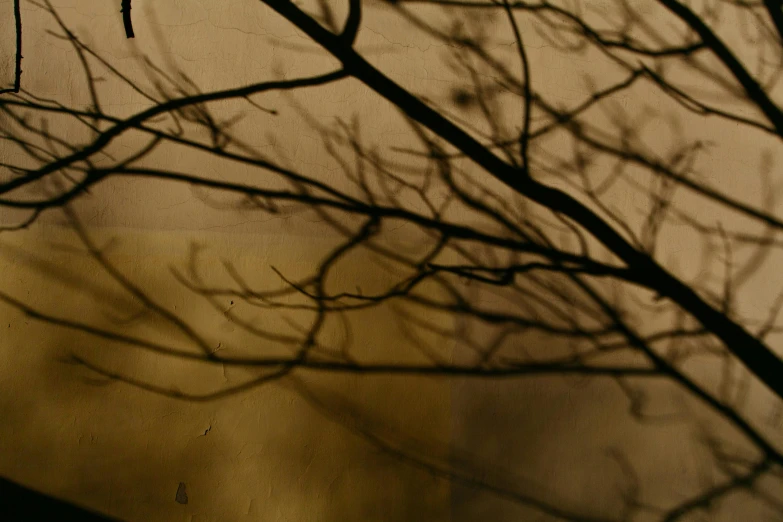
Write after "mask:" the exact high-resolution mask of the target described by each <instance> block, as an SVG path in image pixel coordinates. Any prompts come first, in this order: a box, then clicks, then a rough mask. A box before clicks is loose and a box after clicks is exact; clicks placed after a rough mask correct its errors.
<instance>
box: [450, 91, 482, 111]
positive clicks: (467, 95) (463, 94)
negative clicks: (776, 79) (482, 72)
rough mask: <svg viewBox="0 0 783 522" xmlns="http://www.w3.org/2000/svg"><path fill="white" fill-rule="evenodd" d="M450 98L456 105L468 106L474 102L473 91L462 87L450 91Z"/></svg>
mask: <svg viewBox="0 0 783 522" xmlns="http://www.w3.org/2000/svg"><path fill="white" fill-rule="evenodd" d="M451 99H452V101H453V102H454V103H455V104H456V105H457V106H458V107H470V106H472V105H473V104H474V103H475V102H476V99H475V96H474V95H473V93H471V92H469V91H468V90H467V89H462V88H458V89H454V90H453V91H451Z"/></svg>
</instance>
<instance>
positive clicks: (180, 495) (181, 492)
mask: <svg viewBox="0 0 783 522" xmlns="http://www.w3.org/2000/svg"><path fill="white" fill-rule="evenodd" d="M174 500H176V501H177V502H178V503H180V504H187V503H188V493H187V491H185V483H184V482H180V483H179V487H178V488H177V495H176V496H175V497H174Z"/></svg>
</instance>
